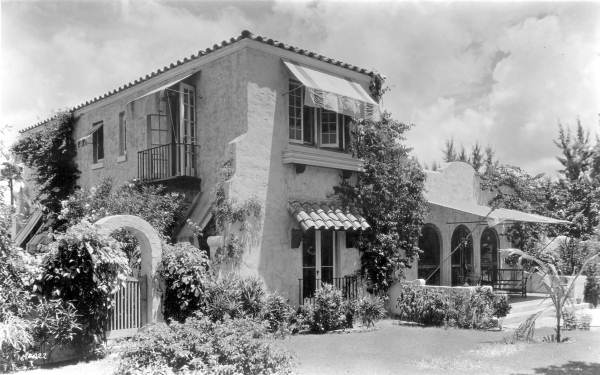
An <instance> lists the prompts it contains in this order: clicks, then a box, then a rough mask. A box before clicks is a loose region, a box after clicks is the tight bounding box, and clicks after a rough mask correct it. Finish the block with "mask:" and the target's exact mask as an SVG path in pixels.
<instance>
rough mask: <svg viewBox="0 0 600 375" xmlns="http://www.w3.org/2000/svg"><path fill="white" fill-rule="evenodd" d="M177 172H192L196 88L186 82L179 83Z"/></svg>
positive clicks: (184, 173)
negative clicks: (179, 145) (179, 144)
mask: <svg viewBox="0 0 600 375" xmlns="http://www.w3.org/2000/svg"><path fill="white" fill-rule="evenodd" d="M179 108H180V111H179V129H178V138H179V140H178V141H179V143H181V144H182V146H181V147H179V154H180V155H179V163H178V164H179V165H178V168H177V170H178V172H179V174H182V175H186V176H191V175H193V174H194V169H195V159H194V145H195V144H196V90H195V89H194V86H192V85H188V84H186V83H183V82H182V83H180V84H179Z"/></svg>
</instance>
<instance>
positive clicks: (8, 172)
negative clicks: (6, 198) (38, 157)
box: [0, 160, 23, 207]
mask: <svg viewBox="0 0 600 375" xmlns="http://www.w3.org/2000/svg"><path fill="white" fill-rule="evenodd" d="M22 177H23V168H22V167H21V166H20V165H18V164H17V163H16V162H14V161H10V160H8V161H5V162H3V163H2V167H0V180H6V181H8V189H9V191H10V206H11V207H14V203H15V196H14V183H15V182H17V181H21V180H22Z"/></svg>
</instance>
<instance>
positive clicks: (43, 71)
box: [1, 1, 600, 172]
mask: <svg viewBox="0 0 600 375" xmlns="http://www.w3.org/2000/svg"><path fill="white" fill-rule="evenodd" d="M599 9H600V5H598V4H592V3H587V4H579V3H567V4H564V3H563V4H561V3H528V4H516V3H510V4H506V3H504V4H500V3H493V4H483V3H420V2H418V3H408V2H374V3H373V2H369V3H361V2H352V3H342V2H329V1H316V2H310V3H303V2H287V1H281V2H275V3H244V2H239V3H229V4H225V5H223V4H222V3H204V2H200V3H195V2H182V3H170V2H167V3H164V2H155V1H149V2H134V1H131V2H128V1H124V2H120V3H116V2H112V3H108V2H103V3H99V4H97V3H72V2H68V3H30V2H17V3H5V4H3V12H2V13H3V14H2V21H3V26H2V27H3V30H2V31H3V33H2V42H3V45H2V54H3V56H2V62H1V64H2V73H1V74H2V82H3V84H2V100H1V103H2V119H3V122H4V123H11V124H15V125H17V126H19V127H22V126H26V125H29V124H31V123H32V122H35V121H36V120H40V119H42V118H45V117H46V115H47V114H49V113H51V112H52V111H53V110H54V109H57V108H61V107H66V106H72V105H75V104H78V103H80V102H81V101H84V100H86V99H88V98H91V97H93V96H97V95H99V94H101V93H103V92H106V91H108V90H110V89H113V88H115V87H118V86H119V85H122V84H123V83H125V82H129V81H131V80H133V79H135V78H137V77H139V76H140V75H144V74H146V73H148V72H150V71H153V70H155V69H156V68H158V67H162V66H164V65H167V64H169V63H171V62H173V61H176V60H177V59H181V58H182V57H183V56H186V55H188V56H189V54H191V53H194V52H196V51H197V50H199V49H204V48H206V47H208V46H212V45H213V44H214V43H219V42H220V41H221V40H224V39H228V38H229V37H231V36H234V35H238V34H239V32H240V31H241V30H242V29H250V30H252V31H253V32H255V33H257V34H262V35H266V36H269V37H272V38H275V39H279V40H281V41H284V42H285V43H289V44H292V45H297V46H299V47H302V48H306V49H310V50H313V51H316V52H319V53H322V54H324V55H327V56H330V57H333V58H337V59H340V60H343V61H346V62H349V63H352V64H355V65H357V66H360V67H365V68H368V69H375V70H377V71H379V72H381V73H383V74H385V75H386V76H387V77H388V80H387V82H388V84H389V86H390V87H391V88H392V90H391V91H390V92H389V93H388V94H387V95H386V96H385V97H384V106H385V107H386V108H387V109H388V110H390V111H391V112H392V114H393V115H394V117H395V118H397V119H399V120H401V121H405V122H410V123H414V124H415V125H416V126H415V127H414V128H413V130H411V132H410V133H409V135H408V142H409V144H410V145H411V146H413V147H414V153H415V155H416V156H417V157H418V158H419V159H420V160H422V161H425V162H427V163H431V161H433V160H440V158H441V151H440V149H441V147H442V146H443V143H444V141H445V140H446V139H448V138H454V139H455V141H456V142H458V143H461V142H462V143H463V144H465V146H466V145H471V144H473V143H474V142H476V141H479V142H480V143H481V144H483V145H486V144H490V145H492V146H493V147H494V148H495V149H496V151H497V153H498V156H499V157H500V158H501V160H502V161H505V162H508V163H513V164H517V165H521V166H524V167H526V168H529V169H530V170H531V171H532V172H539V171H546V172H552V171H554V170H556V169H557V168H558V166H557V165H555V166H553V160H554V155H555V154H556V151H557V150H556V149H555V147H554V145H553V143H552V138H553V137H554V136H555V134H556V127H557V122H558V121H562V122H565V123H571V124H572V123H574V122H575V119H576V118H577V117H580V118H581V120H582V123H583V124H584V125H586V126H588V127H589V128H592V129H594V130H596V129H595V128H596V124H597V115H598V113H599V112H600V109H599V108H598V106H599V103H600V97H599V94H598V90H599V89H598V87H600V81H599V72H598V66H599V64H598V63H599V61H598V45H599V37H600V34H599V32H598V31H599V29H598V21H597V20H598V19H599V17H598V16H599V15H600V14H599ZM554 164H556V163H554Z"/></svg>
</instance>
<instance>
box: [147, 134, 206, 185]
mask: <svg viewBox="0 0 600 375" xmlns="http://www.w3.org/2000/svg"><path fill="white" fill-rule="evenodd" d="M199 149H200V146H198V145H195V144H190V143H168V144H164V145H160V146H155V147H152V148H148V149H146V150H142V151H139V152H138V178H139V179H140V180H142V181H145V182H158V181H165V180H170V179H177V178H184V179H186V178H190V179H199V171H198V165H197V162H196V160H197V156H198V152H199Z"/></svg>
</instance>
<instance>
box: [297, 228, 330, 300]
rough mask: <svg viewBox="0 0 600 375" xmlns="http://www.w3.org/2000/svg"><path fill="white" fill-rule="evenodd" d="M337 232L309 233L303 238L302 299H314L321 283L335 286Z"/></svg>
mask: <svg viewBox="0 0 600 375" xmlns="http://www.w3.org/2000/svg"><path fill="white" fill-rule="evenodd" d="M334 274H335V232H334V231H318V230H317V231H313V230H311V231H307V232H305V233H304V235H303V237H302V298H312V297H313V296H314V294H315V290H316V289H317V288H319V287H320V285H321V282H324V283H328V284H333V281H334V280H333V278H334Z"/></svg>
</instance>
